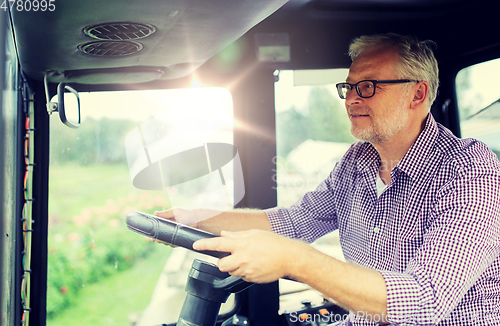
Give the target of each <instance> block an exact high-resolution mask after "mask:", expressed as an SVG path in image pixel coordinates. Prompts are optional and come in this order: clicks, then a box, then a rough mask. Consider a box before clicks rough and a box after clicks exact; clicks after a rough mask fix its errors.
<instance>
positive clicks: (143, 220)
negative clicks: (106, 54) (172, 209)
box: [127, 211, 230, 258]
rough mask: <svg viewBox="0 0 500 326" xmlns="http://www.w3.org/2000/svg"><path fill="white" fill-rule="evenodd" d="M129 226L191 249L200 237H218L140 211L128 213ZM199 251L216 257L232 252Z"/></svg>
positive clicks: (134, 229)
mask: <svg viewBox="0 0 500 326" xmlns="http://www.w3.org/2000/svg"><path fill="white" fill-rule="evenodd" d="M127 227H128V228H129V229H130V230H132V231H135V232H137V233H139V234H142V235H145V236H148V237H150V238H155V239H158V240H160V241H163V242H166V243H169V244H171V245H174V246H179V247H183V248H186V249H189V250H193V243H195V242H196V241H198V240H200V239H207V238H215V237H217V236H216V235H215V234H213V233H209V232H205V231H202V230H199V229H196V228H193V227H190V226H187V225H184V224H180V223H177V222H174V221H170V220H166V219H164V218H161V217H158V216H154V215H151V214H146V213H143V212H138V211H131V212H130V213H128V214H127ZM198 252H199V253H202V254H205V255H209V256H212V257H216V258H222V257H226V256H229V254H230V253H229V252H222V251H212V250H205V251H198Z"/></svg>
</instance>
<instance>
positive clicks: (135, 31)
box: [83, 23, 156, 41]
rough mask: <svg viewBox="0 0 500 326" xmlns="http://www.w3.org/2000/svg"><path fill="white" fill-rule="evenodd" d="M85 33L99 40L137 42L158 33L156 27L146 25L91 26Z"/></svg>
mask: <svg viewBox="0 0 500 326" xmlns="http://www.w3.org/2000/svg"><path fill="white" fill-rule="evenodd" d="M83 32H84V33H85V34H86V35H88V36H90V37H92V38H96V39H98V40H114V41H124V40H137V39H141V38H144V37H147V36H149V35H151V34H153V33H154V32H156V27H154V26H153V25H150V24H144V23H102V24H97V25H89V26H87V27H85V28H84V29H83Z"/></svg>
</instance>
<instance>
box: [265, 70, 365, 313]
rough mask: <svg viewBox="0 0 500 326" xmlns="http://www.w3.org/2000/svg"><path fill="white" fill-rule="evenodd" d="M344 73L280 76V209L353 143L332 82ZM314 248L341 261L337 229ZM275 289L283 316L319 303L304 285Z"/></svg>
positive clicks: (310, 185) (321, 175) (282, 284)
mask: <svg viewBox="0 0 500 326" xmlns="http://www.w3.org/2000/svg"><path fill="white" fill-rule="evenodd" d="M347 73H348V70H347V69H329V70H298V71H280V72H279V81H278V82H276V84H275V101H276V146H277V156H276V158H275V163H276V170H275V174H274V177H275V181H276V184H277V193H278V206H290V205H292V204H293V203H295V202H296V201H297V200H298V199H300V198H301V197H302V196H303V195H304V194H305V193H306V192H307V191H311V190H314V189H315V188H316V187H317V186H318V185H319V184H320V183H321V182H322V181H323V180H324V179H325V178H327V177H328V175H329V174H330V172H331V171H332V169H333V167H334V166H335V163H336V162H338V161H339V160H340V159H341V158H342V156H343V155H344V153H345V152H346V151H347V149H348V148H349V147H350V145H351V144H352V143H353V142H354V141H355V139H354V138H353V137H352V136H351V134H350V121H349V118H348V117H347V114H346V110H345V106H344V100H341V99H340V98H339V96H338V94H337V90H336V88H335V84H336V83H338V82H343V81H345V78H346V76H347ZM313 246H315V247H316V248H317V249H319V250H321V251H323V252H324V253H326V254H329V255H331V256H333V257H336V258H338V259H343V254H342V250H341V248H340V243H339V237H338V232H337V231H336V232H332V233H331V234H328V235H326V236H324V237H322V238H320V239H318V240H316V241H315V242H314V243H313ZM279 286H280V293H281V297H280V310H281V312H282V313H284V312H287V311H288V312H289V311H294V310H297V309H300V308H301V302H303V301H308V302H311V303H313V304H320V303H321V302H322V301H323V296H322V295H321V294H320V293H319V292H316V291H314V290H311V289H310V288H309V287H308V286H306V285H304V284H300V283H297V282H292V281H288V280H283V279H280V280H279Z"/></svg>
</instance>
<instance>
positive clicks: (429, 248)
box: [156, 34, 500, 325]
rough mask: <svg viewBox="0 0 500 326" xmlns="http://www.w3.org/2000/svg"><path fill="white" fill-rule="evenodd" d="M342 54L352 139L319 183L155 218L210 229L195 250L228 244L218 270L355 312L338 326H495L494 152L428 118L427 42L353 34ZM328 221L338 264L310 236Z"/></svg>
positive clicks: (498, 243) (433, 86)
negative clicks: (297, 195)
mask: <svg viewBox="0 0 500 326" xmlns="http://www.w3.org/2000/svg"><path fill="white" fill-rule="evenodd" d="M349 54H350V56H351V58H352V60H353V62H352V65H351V67H350V69H349V73H348V76H347V79H346V82H345V83H340V84H338V85H337V89H338V92H339V95H340V97H341V98H343V99H345V106H346V110H347V114H348V116H349V119H350V121H351V132H352V134H353V136H355V137H356V138H358V139H359V140H360V141H359V142H356V143H355V144H353V145H352V146H351V148H350V149H349V150H348V151H347V153H346V154H345V156H344V157H343V159H342V160H341V161H340V162H339V163H338V164H337V165H336V166H335V168H334V169H333V171H332V172H331V174H330V176H329V177H328V178H327V179H326V180H324V181H323V182H322V183H321V184H320V185H319V186H318V187H317V189H316V190H314V191H312V192H309V193H307V194H305V195H304V197H303V198H302V199H300V200H299V201H298V202H297V203H296V204H294V205H293V206H291V207H289V208H275V209H270V210H266V211H258V210H234V211H231V212H224V213H222V214H219V215H217V216H215V217H212V218H210V219H206V220H203V211H202V210H197V211H196V210H195V211H185V210H182V209H173V210H169V211H165V212H157V213H156V214H157V215H158V216H162V217H166V218H174V217H173V215H175V219H176V220H178V221H179V222H181V223H186V224H193V225H194V226H195V227H198V228H201V229H204V230H207V231H210V232H214V233H216V234H221V235H222V237H219V238H213V239H205V240H200V241H198V242H196V243H195V244H194V248H195V249H196V250H207V249H208V250H219V251H227V252H231V255H230V256H227V257H225V258H222V259H220V260H219V262H218V266H219V268H220V270H222V271H227V272H229V273H230V274H231V275H234V276H241V277H242V278H243V279H245V280H247V281H250V282H257V283H265V282H271V281H275V280H277V279H278V278H280V277H285V276H287V277H291V278H293V279H296V280H298V281H300V282H303V283H306V284H308V285H310V286H311V287H312V288H314V289H316V290H318V291H320V292H322V293H323V294H324V295H326V296H328V297H330V298H332V299H333V300H335V301H336V302H337V303H339V304H340V305H341V306H343V307H345V308H347V309H349V310H350V311H351V312H353V313H352V314H351V316H350V319H349V320H346V321H345V323H346V324H352V325H371V324H376V322H380V321H381V320H382V321H384V322H388V323H391V324H396V325H435V324H438V325H470V324H473V325H500V258H499V256H500V163H499V161H498V159H497V157H496V156H495V155H494V154H493V153H492V152H491V151H490V150H489V149H488V148H487V147H486V146H485V145H484V144H482V143H481V142H478V141H476V140H473V139H459V138H457V137H455V136H454V135H453V134H452V133H451V132H450V131H449V130H447V129H446V128H445V127H443V126H441V125H440V124H438V123H436V121H435V120H434V118H433V116H432V114H430V108H431V105H432V103H433V101H434V99H435V98H436V93H437V88H438V67H437V61H436V59H435V57H434V54H433V52H432V46H431V43H430V42H420V41H418V40H416V39H414V38H412V37H406V36H400V35H395V34H384V35H373V36H362V37H360V38H357V39H355V40H354V41H353V42H352V43H351V45H350V48H349ZM335 229H339V233H340V242H341V246H342V250H343V252H344V256H345V258H346V262H341V261H339V260H336V259H335V258H332V257H329V256H326V255H325V254H323V253H321V252H319V251H317V250H315V249H314V248H313V247H311V246H310V245H309V244H308V243H307V242H312V241H314V240H315V239H317V238H319V237H320V236H322V235H324V234H326V233H329V232H331V231H333V230H335ZM244 230H246V231H244ZM266 231H268V232H266ZM271 231H272V232H271ZM297 240H301V241H297ZM292 252H293V255H290V253H292ZM367 317H368V318H367Z"/></svg>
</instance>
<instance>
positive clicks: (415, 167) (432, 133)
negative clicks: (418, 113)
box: [395, 113, 439, 180]
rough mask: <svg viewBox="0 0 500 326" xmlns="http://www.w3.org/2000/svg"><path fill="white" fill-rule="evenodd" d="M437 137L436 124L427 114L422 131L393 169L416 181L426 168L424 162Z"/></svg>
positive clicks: (437, 129)
mask: <svg viewBox="0 0 500 326" xmlns="http://www.w3.org/2000/svg"><path fill="white" fill-rule="evenodd" d="M438 136H439V128H438V125H437V122H436V120H434V117H433V116H432V114H431V113H429V114H428V116H427V120H426V122H425V127H424V130H422V132H421V133H420V135H419V136H418V137H417V140H415V142H414V143H413V145H412V146H411V147H410V149H409V150H408V152H406V154H405V156H403V158H402V159H401V161H399V163H398V164H397V165H396V167H395V168H396V169H397V170H400V171H402V172H404V173H406V174H407V175H408V176H409V177H410V178H411V179H413V180H416V179H418V178H419V176H421V175H422V174H423V172H424V171H423V170H424V167H426V166H427V164H426V162H427V161H428V160H430V157H431V154H432V152H433V150H432V149H433V148H434V147H435V143H436V140H437V138H438Z"/></svg>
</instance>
